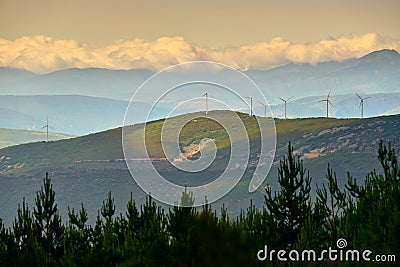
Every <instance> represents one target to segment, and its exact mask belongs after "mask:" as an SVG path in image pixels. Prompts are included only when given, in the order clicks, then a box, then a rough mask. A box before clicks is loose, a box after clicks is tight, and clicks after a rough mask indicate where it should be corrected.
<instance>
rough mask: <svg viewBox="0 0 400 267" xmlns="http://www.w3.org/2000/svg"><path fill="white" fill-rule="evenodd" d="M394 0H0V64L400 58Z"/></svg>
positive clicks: (41, 69) (254, 63) (241, 63)
mask: <svg viewBox="0 0 400 267" xmlns="http://www.w3.org/2000/svg"><path fill="white" fill-rule="evenodd" d="M398 14H400V1H397V0H378V1H372V0H326V1H321V0H303V1H288V0H280V1H265V0H252V1H251V0H250V1H246V2H245V1H238V0H218V1H209V0H202V1H176V0H169V1H154V0H153V1H152V0H149V1H133V0H115V1H105V0H96V1H91V0H85V1H77V0H70V1H60V0H37V1H21V0H0V66H3V67H12V68H23V69H27V70H30V71H33V72H37V73H46V72H51V71H54V70H59V69H64V68H71V67H80V68H85V67H101V68H111V69H129V68H151V69H162V68H165V67H168V66H170V65H173V64H177V63H182V62H187V61H193V60H213V61H218V62H222V63H225V64H228V65H231V66H233V67H236V68H240V69H247V68H271V67H275V66H279V65H282V64H285V63H287V62H289V61H292V62H296V63H317V62H322V61H329V60H344V59H347V58H352V57H360V56H363V55H365V54H367V53H369V52H372V51H374V50H379V49H383V48H389V49H395V50H397V51H399V50H400V27H399V25H400V16H399V15H398Z"/></svg>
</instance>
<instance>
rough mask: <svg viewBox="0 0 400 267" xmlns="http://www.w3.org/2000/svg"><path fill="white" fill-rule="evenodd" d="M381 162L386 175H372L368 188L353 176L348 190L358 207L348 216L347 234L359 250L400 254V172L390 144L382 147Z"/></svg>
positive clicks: (368, 181)
mask: <svg viewBox="0 0 400 267" xmlns="http://www.w3.org/2000/svg"><path fill="white" fill-rule="evenodd" d="M378 159H379V162H380V163H381V166H382V169H383V174H378V173H376V171H375V170H374V171H372V172H371V173H370V174H368V175H367V177H366V179H365V182H364V185H359V184H357V181H356V180H355V179H353V178H352V177H351V176H350V175H349V178H348V182H347V185H346V188H347V189H348V191H349V192H350V194H351V196H352V197H353V198H354V200H355V201H354V202H355V205H352V208H351V209H348V211H347V212H346V217H345V220H344V222H346V227H345V229H344V230H345V232H344V234H345V235H348V236H350V237H351V238H352V241H353V242H354V243H355V245H356V246H357V247H359V248H364V249H371V250H373V251H374V252H381V253H400V239H399V236H400V169H399V166H398V161H397V157H396V153H395V151H394V149H392V148H391V146H390V144H389V146H388V147H386V146H385V145H383V143H382V142H381V143H380V144H379V151H378ZM394 248H395V249H394Z"/></svg>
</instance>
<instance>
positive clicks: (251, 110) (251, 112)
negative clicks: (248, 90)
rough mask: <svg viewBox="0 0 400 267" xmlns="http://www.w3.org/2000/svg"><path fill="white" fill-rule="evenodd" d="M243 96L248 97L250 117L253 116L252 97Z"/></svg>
mask: <svg viewBox="0 0 400 267" xmlns="http://www.w3.org/2000/svg"><path fill="white" fill-rule="evenodd" d="M245 98H248V99H250V117H252V116H253V97H251V96H245Z"/></svg>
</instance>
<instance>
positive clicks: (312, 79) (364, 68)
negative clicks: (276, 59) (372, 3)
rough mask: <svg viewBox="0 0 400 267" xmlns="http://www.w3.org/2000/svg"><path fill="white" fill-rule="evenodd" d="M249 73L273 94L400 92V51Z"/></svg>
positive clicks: (312, 94) (285, 95) (314, 94)
mask: <svg viewBox="0 0 400 267" xmlns="http://www.w3.org/2000/svg"><path fill="white" fill-rule="evenodd" d="M246 74H247V75H248V76H249V77H251V78H252V79H254V80H255V81H256V83H257V84H258V85H259V86H260V87H261V88H262V89H263V90H265V92H266V94H267V95H270V96H273V97H284V98H287V97H290V96H295V97H296V98H303V97H307V96H318V95H325V94H328V91H329V90H330V89H332V90H333V91H334V92H335V94H339V95H341V94H351V93H354V92H358V93H362V94H374V93H394V92H400V55H399V53H398V52H397V51H394V50H382V51H376V52H372V53H370V54H368V55H366V56H364V57H361V58H359V59H349V60H345V61H343V62H323V63H318V64H315V65H311V64H294V63H289V64H287V65H284V66H281V67H278V68H275V69H270V70H249V71H247V72H246ZM271 101H273V102H275V100H274V99H272V100H271Z"/></svg>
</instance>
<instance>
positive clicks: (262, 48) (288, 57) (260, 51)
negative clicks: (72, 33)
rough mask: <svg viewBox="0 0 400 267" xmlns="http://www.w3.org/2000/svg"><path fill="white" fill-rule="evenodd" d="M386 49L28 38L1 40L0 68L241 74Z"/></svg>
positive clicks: (349, 44) (350, 40)
mask: <svg viewBox="0 0 400 267" xmlns="http://www.w3.org/2000/svg"><path fill="white" fill-rule="evenodd" d="M385 48H387V49H395V50H397V51H400V40H397V39H393V38H389V37H383V36H380V35H378V34H376V33H368V34H364V35H353V36H352V37H340V38H336V39H334V38H332V39H329V40H321V41H319V42H316V43H307V44H300V43H290V42H288V41H285V40H284V39H282V38H280V37H276V38H273V39H271V40H270V41H268V42H259V43H255V44H249V45H243V46H236V47H226V48H222V49H212V48H209V47H203V46H199V45H197V44H195V43H193V42H191V41H188V40H185V39H184V38H183V37H181V36H176V37H160V38H158V39H157V40H155V41H148V40H142V39H134V40H118V41H116V42H114V43H112V44H110V45H107V46H103V47H97V48H96V47H92V46H91V45H89V44H87V43H80V42H78V41H75V40H58V39H54V38H51V37H46V36H32V37H23V38H19V39H16V40H6V39H1V38H0V66H2V67H10V68H21V69H26V70H29V71H33V72H36V73H46V72H52V71H55V70H60V69H65V68H73V67H77V68H89V67H96V68H109V69H132V68H150V69H156V70H160V69H163V68H166V67H168V66H171V65H174V64H177V63H183V62H188V61H195V60H211V61H216V62H221V63H224V64H228V65H230V66H232V67H235V68H240V69H247V68H253V69H257V68H270V67H274V66H279V65H282V64H284V63H287V62H289V61H291V62H295V63H312V64H314V63H318V62H325V61H332V60H334V61H342V60H345V59H348V58H355V57H361V56H363V55H365V54H367V53H370V52H372V51H375V50H380V49H385Z"/></svg>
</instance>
